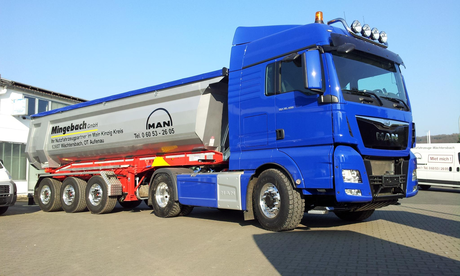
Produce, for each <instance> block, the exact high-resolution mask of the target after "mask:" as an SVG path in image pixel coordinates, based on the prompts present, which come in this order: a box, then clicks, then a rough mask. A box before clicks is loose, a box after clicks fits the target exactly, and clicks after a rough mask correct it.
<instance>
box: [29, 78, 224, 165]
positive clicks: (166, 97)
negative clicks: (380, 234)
mask: <svg viewBox="0 0 460 276" xmlns="http://www.w3.org/2000/svg"><path fill="white" fill-rule="evenodd" d="M227 89H228V88H227V77H226V74H225V73H224V71H223V70H222V71H220V70H219V71H215V72H211V73H207V74H203V75H199V76H195V77H190V78H187V79H183V80H178V81H174V82H171V83H166V84H162V85H157V86H152V87H147V88H143V89H139V90H135V91H130V92H127V93H123V94H119V95H115V96H110V97H106V98H102V99H98V100H94V101H88V102H84V103H80V104H77V105H73V106H67V107H64V108H61V109H56V110H51V111H49V112H44V113H40V114H36V115H34V116H33V117H32V121H31V124H30V130H29V137H28V142H27V146H26V153H27V155H28V158H29V161H30V163H31V164H32V165H33V166H34V167H35V168H37V169H44V168H58V167H61V166H63V165H66V164H68V163H71V162H81V161H94V160H104V159H118V158H132V157H143V156H157V155H163V154H166V153H177V152H190V151H201V150H214V151H223V150H224V148H223V147H225V146H224V144H225V141H223V142H222V141H221V140H222V139H221V137H223V136H224V133H226V131H227V126H228V123H227Z"/></svg>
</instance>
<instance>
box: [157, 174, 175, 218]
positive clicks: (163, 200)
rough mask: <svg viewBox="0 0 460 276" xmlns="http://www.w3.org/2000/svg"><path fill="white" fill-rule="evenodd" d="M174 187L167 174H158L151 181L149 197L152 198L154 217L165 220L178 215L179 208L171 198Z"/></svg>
mask: <svg viewBox="0 0 460 276" xmlns="http://www.w3.org/2000/svg"><path fill="white" fill-rule="evenodd" d="M175 189H176V188H175V187H174V185H173V182H172V180H171V178H170V177H169V175H168V174H165V173H160V174H158V175H157V176H156V177H155V179H154V180H153V186H152V190H151V191H150V197H151V198H152V206H153V212H154V214H155V215H156V216H158V217H162V218H167V217H175V216H177V215H179V213H180V211H181V207H180V204H179V202H176V201H175V200H174V198H173V195H174V194H175Z"/></svg>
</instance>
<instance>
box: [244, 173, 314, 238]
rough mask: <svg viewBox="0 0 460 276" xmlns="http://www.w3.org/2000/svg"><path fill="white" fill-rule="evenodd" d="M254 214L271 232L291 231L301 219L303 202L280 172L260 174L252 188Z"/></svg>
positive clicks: (303, 207)
mask: <svg viewBox="0 0 460 276" xmlns="http://www.w3.org/2000/svg"><path fill="white" fill-rule="evenodd" d="M253 208H254V214H255V216H256V218H257V220H258V221H259V223H260V225H261V226H262V227H263V228H265V229H267V230H271V231H286V230H292V229H294V228H296V227H297V225H299V223H300V221H301V220H302V218H303V214H304V209H305V201H304V199H303V198H302V196H301V194H300V193H299V192H298V191H296V190H294V188H293V186H292V184H291V182H290V181H289V179H288V178H287V177H286V175H285V174H283V173H282V172H281V171H279V170H277V169H269V170H266V171H264V172H262V173H261V174H260V176H259V179H258V180H257V183H256V185H255V186H254V193H253Z"/></svg>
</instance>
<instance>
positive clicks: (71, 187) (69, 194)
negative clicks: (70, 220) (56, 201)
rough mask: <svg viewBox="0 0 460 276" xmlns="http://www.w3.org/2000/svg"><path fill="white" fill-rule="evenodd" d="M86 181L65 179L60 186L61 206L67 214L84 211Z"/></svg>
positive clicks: (71, 178) (72, 178) (73, 178)
mask: <svg viewBox="0 0 460 276" xmlns="http://www.w3.org/2000/svg"><path fill="white" fill-rule="evenodd" d="M85 188H86V181H84V180H82V179H79V178H76V177H67V178H66V179H65V180H64V182H62V186H61V205H62V209H64V211H66V212H67V213H76V212H81V211H84V210H85V209H86V202H85Z"/></svg>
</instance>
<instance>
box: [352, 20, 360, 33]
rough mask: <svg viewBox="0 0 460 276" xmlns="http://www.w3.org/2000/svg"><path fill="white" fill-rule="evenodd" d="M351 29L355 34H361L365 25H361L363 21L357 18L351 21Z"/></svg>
mask: <svg viewBox="0 0 460 276" xmlns="http://www.w3.org/2000/svg"><path fill="white" fill-rule="evenodd" d="M351 30H352V31H353V32H354V33H355V34H359V33H360V32H361V31H362V30H363V26H361V23H360V22H359V21H358V20H355V21H353V23H351Z"/></svg>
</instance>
